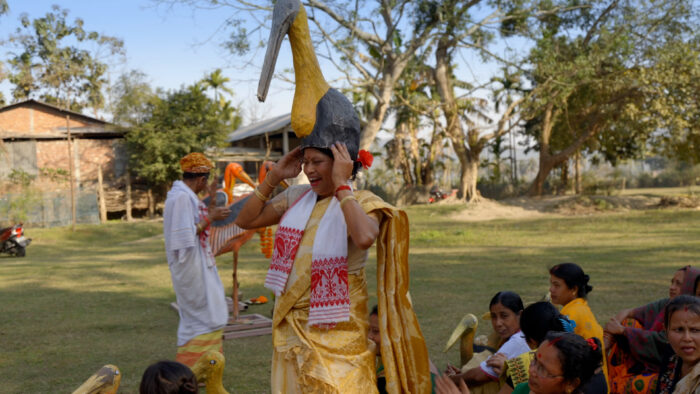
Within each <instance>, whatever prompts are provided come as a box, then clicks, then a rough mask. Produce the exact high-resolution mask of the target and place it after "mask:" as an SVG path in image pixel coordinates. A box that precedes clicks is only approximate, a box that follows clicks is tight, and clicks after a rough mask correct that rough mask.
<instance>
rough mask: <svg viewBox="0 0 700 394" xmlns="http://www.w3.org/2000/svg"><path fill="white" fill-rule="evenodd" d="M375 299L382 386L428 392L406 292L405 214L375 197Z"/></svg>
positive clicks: (421, 345)
mask: <svg viewBox="0 0 700 394" xmlns="http://www.w3.org/2000/svg"><path fill="white" fill-rule="evenodd" d="M372 211H374V212H377V211H378V212H381V213H382V216H383V217H382V220H381V221H380V228H379V236H378V237H377V298H378V306H379V330H380V333H381V338H382V340H381V353H382V363H383V364H384V368H385V374H386V389H387V392H389V393H391V394H395V393H430V392H431V390H432V388H431V382H430V366H429V361H428V348H427V347H426V345H425V339H424V338H423V333H422V332H421V329H420V325H419V324H418V319H417V317H416V314H415V312H414V311H413V306H412V305H411V299H410V295H409V269H408V246H409V245H408V243H409V231H408V216H407V215H406V212H404V211H402V210H399V209H396V208H394V207H392V206H391V205H389V204H386V203H384V202H383V201H381V200H379V201H377V202H376V205H375V209H373V210H372Z"/></svg>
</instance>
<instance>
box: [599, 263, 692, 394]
mask: <svg viewBox="0 0 700 394" xmlns="http://www.w3.org/2000/svg"><path fill="white" fill-rule="evenodd" d="M699 274H700V270H698V269H697V268H693V267H691V266H686V267H683V268H681V269H679V270H677V271H676V272H675V273H674V274H673V277H672V278H671V285H670V287H669V289H668V295H669V296H668V298H661V299H659V300H656V301H653V302H650V303H649V304H647V305H643V306H640V307H638V308H632V309H625V310H622V311H620V312H619V313H618V314H617V315H616V316H614V317H612V318H611V319H610V321H609V322H608V323H607V324H606V325H605V335H606V338H605V339H606V342H607V343H609V344H610V353H609V354H608V366H609V367H608V371H609V374H610V388H611V392H613V393H654V392H656V386H657V383H658V377H659V370H660V369H661V362H662V360H663V355H664V353H665V352H667V351H668V346H669V345H668V340H667V337H666V331H665V330H664V310H665V308H666V304H668V303H669V301H670V300H673V299H674V298H676V297H677V296H679V295H682V294H684V295H695V282H696V279H697V278H698V277H699V276H700V275H699Z"/></svg>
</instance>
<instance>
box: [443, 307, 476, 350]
mask: <svg viewBox="0 0 700 394" xmlns="http://www.w3.org/2000/svg"><path fill="white" fill-rule="evenodd" d="M478 324H479V320H478V319H477V318H476V316H474V315H472V314H471V313H467V314H466V315H464V317H463V318H462V320H460V322H459V324H457V327H455V329H454V331H452V335H450V339H448V340H447V343H446V344H445V348H444V349H443V350H442V351H443V352H447V351H448V350H450V348H451V347H452V346H454V344H455V343H457V341H458V340H459V339H460V338H462V335H464V334H466V333H467V332H469V330H476V327H477V326H478Z"/></svg>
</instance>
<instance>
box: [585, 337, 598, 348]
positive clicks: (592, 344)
mask: <svg viewBox="0 0 700 394" xmlns="http://www.w3.org/2000/svg"><path fill="white" fill-rule="evenodd" d="M586 342H588V344H589V345H590V346H591V349H593V350H598V344H597V343H595V340H594V339H593V338H588V339H586Z"/></svg>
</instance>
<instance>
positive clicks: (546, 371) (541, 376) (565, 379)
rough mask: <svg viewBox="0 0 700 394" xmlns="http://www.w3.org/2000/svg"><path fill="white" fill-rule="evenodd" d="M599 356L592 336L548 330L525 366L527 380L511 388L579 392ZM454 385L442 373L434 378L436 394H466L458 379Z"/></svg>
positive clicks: (523, 393)
mask: <svg viewBox="0 0 700 394" xmlns="http://www.w3.org/2000/svg"><path fill="white" fill-rule="evenodd" d="M602 358H603V355H602V352H601V343H600V341H598V339H596V338H591V339H587V340H586V339H583V338H582V337H581V336H580V335H576V334H573V333H568V332H550V333H549V334H547V337H546V340H545V341H544V342H542V344H541V345H540V347H539V348H538V349H537V352H535V356H534V357H533V359H532V362H531V363H530V367H529V375H530V379H529V381H528V382H527V383H521V384H519V385H517V386H516V387H515V390H514V391H513V393H514V394H529V393H532V394H560V393H568V394H581V393H583V391H582V387H583V386H584V385H586V383H587V382H588V381H589V380H590V379H591V377H592V376H593V375H594V373H595V371H596V369H597V368H598V366H599V365H600V362H601V360H602ZM459 383H460V386H459V387H458V386H457V385H456V384H455V383H454V382H453V381H451V380H450V379H448V378H446V377H445V376H442V377H440V378H438V380H437V393H438V394H470V391H469V389H468V388H467V387H466V386H465V385H464V382H462V381H460V382H459Z"/></svg>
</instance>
